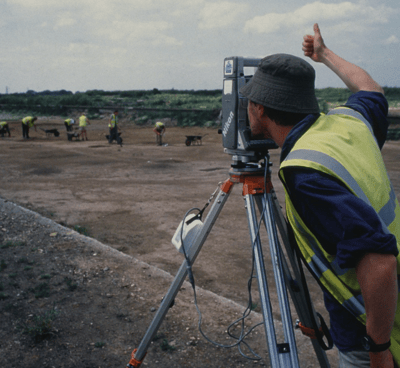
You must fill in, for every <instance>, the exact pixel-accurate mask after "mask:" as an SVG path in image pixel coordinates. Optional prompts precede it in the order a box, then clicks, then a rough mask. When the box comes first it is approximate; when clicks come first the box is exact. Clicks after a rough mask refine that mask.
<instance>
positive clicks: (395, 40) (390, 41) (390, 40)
mask: <svg viewBox="0 0 400 368" xmlns="http://www.w3.org/2000/svg"><path fill="white" fill-rule="evenodd" d="M399 42H400V40H399V39H398V38H397V37H396V36H395V35H392V36H390V37H389V38H387V39H386V40H385V42H384V43H385V45H393V44H396V43H399Z"/></svg>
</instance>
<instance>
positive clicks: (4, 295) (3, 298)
mask: <svg viewBox="0 0 400 368" xmlns="http://www.w3.org/2000/svg"><path fill="white" fill-rule="evenodd" d="M7 298H8V295H7V294H5V293H3V292H0V300H5V299H7Z"/></svg>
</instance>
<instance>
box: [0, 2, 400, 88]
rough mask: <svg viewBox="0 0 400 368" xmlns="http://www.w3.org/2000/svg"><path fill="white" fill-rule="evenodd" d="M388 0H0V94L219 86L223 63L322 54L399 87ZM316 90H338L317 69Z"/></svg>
mask: <svg viewBox="0 0 400 368" xmlns="http://www.w3.org/2000/svg"><path fill="white" fill-rule="evenodd" d="M399 16H400V2H399V1H398V0H380V1H379V2H378V1H376V0H351V1H334V0H326V1H325V0H322V1H312V0H311V1H307V0H280V1H276V0H246V1H244V0H0V49H1V53H0V93H6V92H7V91H8V93H15V92H26V91H27V90H34V91H37V92H40V91H45V90H50V91H55V90H61V89H64V90H67V91H72V92H77V91H80V92H84V91H87V90H93V89H99V90H104V91H114V90H150V89H153V88H158V89H160V90H163V89H172V88H174V89H177V90H200V89H221V88H222V80H223V62H224V58H226V57H229V56H242V57H251V58H262V57H264V56H267V55H271V54H274V53H288V54H292V55H296V56H299V57H303V58H305V59H307V58H306V57H304V55H303V53H302V50H301V47H302V46H301V44H302V40H303V36H304V35H305V34H312V33H313V24H314V23H318V24H319V26H320V29H321V34H322V37H323V39H324V41H325V44H326V45H327V47H329V48H330V49H331V50H332V51H334V52H335V53H336V54H338V55H340V56H341V57H343V58H344V59H346V60H348V61H351V62H353V63H355V64H357V65H359V66H361V67H362V68H364V69H365V70H367V71H368V72H369V74H370V75H371V76H372V77H373V78H374V79H375V80H376V81H377V82H378V83H379V84H381V85H382V86H387V87H400V72H399V66H400V27H399V25H398V24H399ZM307 60H308V61H309V62H310V63H311V64H312V65H313V66H314V67H315V69H316V73H317V78H316V87H317V88H325V87H344V85H343V83H342V82H341V81H340V80H339V79H338V78H337V76H336V75H335V74H334V73H333V72H331V71H330V70H328V69H327V68H326V67H325V66H324V65H322V64H318V63H315V62H313V61H311V60H310V59H307Z"/></svg>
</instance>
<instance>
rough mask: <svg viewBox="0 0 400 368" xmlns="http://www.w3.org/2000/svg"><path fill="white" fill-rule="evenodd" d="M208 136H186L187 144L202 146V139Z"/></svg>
mask: <svg viewBox="0 0 400 368" xmlns="http://www.w3.org/2000/svg"><path fill="white" fill-rule="evenodd" d="M206 135H207V134H205V135H203V136H201V135H187V136H186V141H185V144H186V145H187V146H190V145H191V144H192V143H193V144H197V145H201V144H202V139H203V137H205V136H206Z"/></svg>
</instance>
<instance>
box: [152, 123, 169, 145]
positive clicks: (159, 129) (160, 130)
mask: <svg viewBox="0 0 400 368" xmlns="http://www.w3.org/2000/svg"><path fill="white" fill-rule="evenodd" d="M165 130H166V129H165V125H164V123H163V122H161V121H158V122H157V123H156V126H155V127H154V129H153V132H154V133H156V139H157V146H162V137H163V135H164V134H165Z"/></svg>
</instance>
